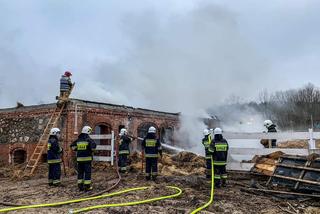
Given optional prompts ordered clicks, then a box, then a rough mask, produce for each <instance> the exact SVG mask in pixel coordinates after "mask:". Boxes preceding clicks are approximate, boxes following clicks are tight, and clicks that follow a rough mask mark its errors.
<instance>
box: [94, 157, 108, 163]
mask: <svg viewBox="0 0 320 214" xmlns="http://www.w3.org/2000/svg"><path fill="white" fill-rule="evenodd" d="M93 160H94V161H104V162H110V161H111V157H110V156H109V157H105V156H93Z"/></svg>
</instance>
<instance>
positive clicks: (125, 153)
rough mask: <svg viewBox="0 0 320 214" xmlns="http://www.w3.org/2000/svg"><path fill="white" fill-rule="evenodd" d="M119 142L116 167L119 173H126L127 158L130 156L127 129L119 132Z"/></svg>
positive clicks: (129, 141)
mask: <svg viewBox="0 0 320 214" xmlns="http://www.w3.org/2000/svg"><path fill="white" fill-rule="evenodd" d="M119 135H120V142H119V158H118V167H119V172H120V173H125V172H127V165H128V158H129V155H130V148H129V147H130V143H131V141H132V140H131V139H130V137H128V136H127V135H128V132H127V129H121V131H120V134H119Z"/></svg>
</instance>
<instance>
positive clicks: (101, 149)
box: [96, 145, 112, 151]
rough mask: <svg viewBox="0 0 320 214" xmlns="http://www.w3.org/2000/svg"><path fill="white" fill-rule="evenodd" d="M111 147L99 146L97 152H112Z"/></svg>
mask: <svg viewBox="0 0 320 214" xmlns="http://www.w3.org/2000/svg"><path fill="white" fill-rule="evenodd" d="M111 149H112V148H111V145H97V148H96V150H97V151H111Z"/></svg>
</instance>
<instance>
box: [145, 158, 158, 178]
mask: <svg viewBox="0 0 320 214" xmlns="http://www.w3.org/2000/svg"><path fill="white" fill-rule="evenodd" d="M157 175H158V158H146V177H147V179H150V178H151V177H153V178H156V177H157Z"/></svg>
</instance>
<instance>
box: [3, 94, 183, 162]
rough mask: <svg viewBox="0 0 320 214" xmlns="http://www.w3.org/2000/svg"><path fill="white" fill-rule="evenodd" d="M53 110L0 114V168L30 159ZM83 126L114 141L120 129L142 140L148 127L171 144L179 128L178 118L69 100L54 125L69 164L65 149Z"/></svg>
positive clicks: (43, 108) (17, 110)
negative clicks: (0, 164) (153, 128)
mask: <svg viewBox="0 0 320 214" xmlns="http://www.w3.org/2000/svg"><path fill="white" fill-rule="evenodd" d="M55 107H56V104H55V103H54V104H44V105H36V106H27V107H18V108H10V109H1V110H0V162H2V164H8V163H15V164H19V163H23V162H25V161H26V160H28V159H29V158H30V156H31V154H32V152H33V151H34V148H35V146H36V143H37V142H38V140H39V138H40V136H41V134H42V133H43V130H44V129H45V126H46V124H47V122H48V120H49V118H50V116H51V113H52V111H54V109H55ZM84 125H89V126H91V127H92V128H93V129H94V134H110V133H111V132H112V131H114V133H115V137H116V138H118V133H119V131H120V129H121V128H123V127H126V128H127V129H128V132H129V134H130V135H132V136H138V137H144V136H145V134H146V132H147V130H148V128H149V127H150V126H151V125H152V126H155V127H156V128H157V130H158V135H159V137H160V138H161V140H162V141H164V142H168V141H171V142H173V141H174V140H173V133H174V130H176V129H177V128H178V126H179V114H178V113H167V112H160V111H153V110H148V109H141V108H133V107H129V106H124V105H114V104H107V103H98V102H91V101H85V100H77V99H71V100H70V102H69V103H68V104H67V106H66V108H65V109H64V111H63V113H62V115H61V117H60V120H59V122H58V127H59V128H60V129H61V131H62V137H63V139H62V142H63V143H62V145H63V148H64V151H65V152H64V154H65V157H66V158H67V159H69V160H70V157H72V154H73V153H72V152H71V151H70V149H69V145H70V144H71V143H72V142H73V141H74V140H75V139H76V138H77V136H78V134H79V133H80V131H81V129H82V127H83V126H84ZM107 141H108V140H97V143H98V144H101V145H104V144H108V142H107ZM132 147H133V148H132V149H133V150H135V149H137V148H138V147H139V145H138V143H137V141H135V142H134V143H133V145H132ZM44 159H45V154H44Z"/></svg>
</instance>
